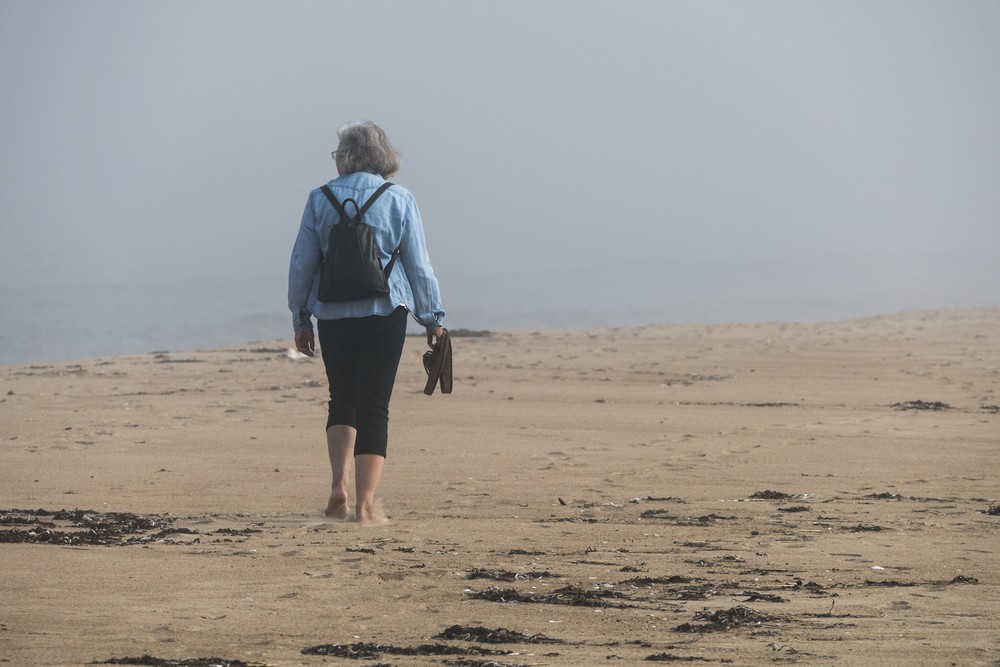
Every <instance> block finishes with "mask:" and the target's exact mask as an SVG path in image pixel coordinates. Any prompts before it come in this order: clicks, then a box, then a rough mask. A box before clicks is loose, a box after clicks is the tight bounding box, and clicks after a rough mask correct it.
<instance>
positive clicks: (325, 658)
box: [0, 310, 1000, 665]
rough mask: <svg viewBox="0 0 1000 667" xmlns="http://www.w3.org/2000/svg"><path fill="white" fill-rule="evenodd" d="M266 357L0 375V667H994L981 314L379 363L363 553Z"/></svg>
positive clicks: (514, 339)
mask: <svg viewBox="0 0 1000 667" xmlns="http://www.w3.org/2000/svg"><path fill="white" fill-rule="evenodd" d="M288 346H289V343H288V342H277V343H269V344H262V345H249V346H245V347H241V348H233V349H224V350H213V351H201V352H191V353H170V354H150V355H146V356H139V357H127V358H110V359H98V360H90V361H81V362H79V363H72V364H66V363H60V364H52V365H46V366H6V367H2V368H0V377H2V385H0V390H2V391H0V446H2V454H0V456H2V459H0V460H2V471H0V509H2V510H3V512H0V516H2V517H3V521H2V523H0V533H2V534H3V536H4V539H3V543H2V544H0V563H2V568H0V586H2V603H0V660H2V661H5V662H7V663H9V664H12V665H84V664H90V663H98V662H106V661H110V660H113V659H119V660H120V659H123V658H129V657H131V658H136V659H137V658H140V657H142V656H147V657H146V659H145V663H144V664H176V663H170V662H169V661H171V660H174V661H176V660H181V659H187V660H189V662H187V663H182V664H189V665H191V664H211V663H210V662H209V661H203V662H197V661H195V660H194V659H196V658H209V657H217V658H222V659H225V660H228V661H232V664H251V665H252V664H267V665H329V664H344V665H348V664H351V665H373V664H394V665H427V664H437V665H484V664H490V665H607V664H636V663H639V662H643V661H645V660H646V659H649V658H650V656H655V657H658V658H659V660H662V661H665V662H697V663H699V664H700V663H719V664H736V665H764V664H767V665H770V664H774V663H791V664H803V665H811V664H819V665H831V664H837V665H879V664H906V665H914V664H931V665H947V664H960V665H970V664H980V665H996V664H1000V588H998V585H1000V559H998V557H997V555H996V552H997V551H998V547H1000V516H997V513H998V512H1000V508H998V505H1000V500H998V496H1000V491H998V487H997V479H998V472H1000V465H998V457H997V452H998V443H1000V415H998V414H997V413H998V407H997V405H998V404H1000V396H998V393H1000V310H960V311H940V312H922V313H908V314H902V315H893V316H886V317H876V318H870V319H860V320H852V321H846V322H833V323H823V324H815V325H776V324H775V325H765V324H761V325H713V326H708V325H700V326H694V325H692V326H657V327H645V328H635V329H601V330H591V331H544V332H500V333H496V334H494V335H492V336H489V337H458V338H455V340H454V346H455V355H456V356H455V364H456V375H455V392H454V393H453V394H452V395H450V396H442V395H439V394H437V393H435V395H434V396H432V397H427V396H424V395H423V394H422V393H421V390H422V387H423V382H424V375H423V369H422V367H421V365H420V361H419V358H420V354H421V353H422V350H423V341H422V340H421V339H419V338H412V339H409V340H408V342H407V347H406V350H405V352H404V359H403V363H402V366H401V369H400V376H399V379H398V382H397V390H396V395H395V397H394V399H393V413H392V422H391V438H390V452H389V459H388V462H387V465H386V472H385V476H384V477H383V483H382V487H381V489H380V496H381V498H382V501H381V502H382V507H383V509H384V511H385V513H386V514H387V515H388V516H389V517H390V518H391V523H390V524H389V525H385V526H357V525H354V524H351V523H342V522H335V521H329V520H325V519H324V518H323V516H322V509H323V507H324V505H325V502H326V497H327V491H328V485H329V478H328V476H329V470H328V466H327V463H326V460H325V457H326V453H325V445H324V442H323V439H322V438H323V432H322V429H323V425H324V420H325V413H324V410H325V384H324V378H323V374H322V365H321V362H320V361H319V360H318V359H315V360H304V361H295V360H292V359H290V358H289V357H288V356H287V355H286V349H287V347H288ZM937 403H940V404H945V405H936V404H937ZM935 407H937V408H941V409H932V408H935ZM62 509H65V510H80V511H79V512H70V513H66V514H59V513H55V514H53V512H55V511H57V510H62ZM991 510H992V512H991ZM118 513H129V514H128V515H120V514H118ZM131 515H136V516H131ZM19 520H21V521H25V522H26V523H18V521H19ZM115 525H118V526H119V527H120V528H121V529H124V530H130V531H132V532H120V531H119V532H116V531H115V530H114V529H113V526H115ZM81 526H82V527H81ZM11 540H27V541H21V542H11ZM102 541H103V542H107V544H106V545H101V544H93V543H92V542H102ZM88 542H91V543H88ZM452 626H461V627H460V628H458V629H453V630H451V631H450V632H446V631H448V630H449V628H452ZM507 631H509V632H507ZM511 633H522V635H523V636H518V635H514V634H511ZM479 634H483V635H486V636H482V637H480V636H479ZM463 637H464V639H463ZM544 638H548V639H551V640H553V641H552V642H551V643H548V642H544V641H543V639H544ZM490 639H501V640H506V641H505V642H504V643H490V642H489V641H488V640H490ZM314 647H321V648H319V649H315V650H316V651H317V652H316V653H313V654H310V653H304V652H303V650H304V649H311V648H314ZM448 650H451V651H453V652H454V653H453V654H446V653H445V651H448ZM490 651H492V652H494V653H490ZM411 653H417V654H423V655H410V654H411ZM338 654H342V655H344V656H354V658H350V657H336V656H337V655H338ZM150 657H151V658H150ZM153 658H155V659H158V660H160V661H162V662H157V660H154V659H153ZM236 661H240V662H236ZM128 664H132V663H128ZM218 664H222V663H218Z"/></svg>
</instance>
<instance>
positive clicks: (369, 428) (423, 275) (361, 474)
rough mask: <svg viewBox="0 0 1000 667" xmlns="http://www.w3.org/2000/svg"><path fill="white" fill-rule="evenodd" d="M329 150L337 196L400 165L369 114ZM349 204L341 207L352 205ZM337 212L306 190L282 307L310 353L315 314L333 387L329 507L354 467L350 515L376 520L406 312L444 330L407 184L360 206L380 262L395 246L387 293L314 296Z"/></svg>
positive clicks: (380, 180)
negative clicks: (329, 297) (334, 166)
mask: <svg viewBox="0 0 1000 667" xmlns="http://www.w3.org/2000/svg"><path fill="white" fill-rule="evenodd" d="M337 137H338V138H339V140H340V145H339V146H338V147H337V150H336V151H334V152H333V156H334V159H335V160H336V162H337V172H338V174H339V175H338V177H337V178H335V179H334V180H332V181H330V182H329V183H328V184H327V185H326V187H327V188H328V189H329V191H330V193H331V194H332V195H334V197H335V198H336V199H337V200H338V201H339V202H346V200H348V199H351V200H353V202H358V203H359V205H360V206H362V207H363V206H364V203H365V202H367V201H368V199H369V198H370V197H372V195H373V194H375V192H376V191H377V190H378V189H379V188H380V187H382V186H383V185H384V184H385V183H386V179H387V178H390V177H391V176H393V175H394V174H395V173H396V172H397V171H398V170H399V155H398V153H397V152H396V149H395V148H393V147H392V145H391V144H390V143H389V140H388V137H386V134H385V132H384V131H383V130H382V129H381V128H380V127H379V126H377V125H375V124H374V123H372V122H370V121H362V122H359V123H352V124H350V125H345V126H343V127H341V128H340V129H338V130H337ZM353 211H354V209H353V208H352V207H351V203H347V213H348V215H350V214H353ZM339 221H340V216H339V214H338V213H337V211H336V210H335V208H334V206H333V203H332V202H331V201H330V198H329V195H328V194H326V193H324V192H323V191H322V189H321V188H317V189H315V190H313V191H312V192H310V193H309V198H308V200H307V201H306V208H305V212H303V214H302V223H301V225H300V226H299V233H298V237H297V238H296V239H295V246H294V248H293V250H292V258H291V263H290V267H289V271H288V307H289V309H291V311H292V326H293V328H294V330H295V347H296V349H297V350H298V351H299V352H302V353H303V354H306V355H309V356H313V353H314V351H315V347H316V341H315V338H314V335H313V327H312V318H313V317H315V318H316V320H317V322H318V330H319V347H320V350H321V352H322V357H323V364H324V366H325V367H326V376H327V380H328V382H329V386H330V402H329V411H328V417H327V422H326V442H327V450H328V452H329V456H330V468H331V470H332V472H333V484H332V490H331V493H330V500H329V503H328V504H327V508H326V515H327V516H329V517H333V518H340V519H347V518H349V516H350V507H349V504H348V486H349V476H350V463H351V458H352V456H353V458H354V466H355V487H356V488H355V495H356V507H355V520H357V521H359V522H369V521H374V520H375V519H376V518H377V517H376V516H375V510H374V498H375V491H376V489H377V488H378V483H379V479H380V478H381V476H382V466H383V464H384V463H385V456H386V446H387V442H388V422H389V399H390V397H391V395H392V388H393V384H394V383H395V380H396V369H397V368H398V366H399V359H400V356H401V355H402V351H403V342H404V338H405V335H406V316H407V313H411V314H412V315H413V317H414V318H415V319H416V320H417V321H418V322H419V323H420V324H421V325H423V326H424V327H425V328H426V329H427V343H428V345H431V346H433V344H434V343H435V342H436V341H437V340H438V339H439V338H440V336H441V335H442V334H443V333H444V329H443V327H442V321H443V319H444V311H443V310H442V309H441V295H440V290H439V289H438V282H437V278H436V277H435V276H434V270H433V268H432V267H431V264H430V259H429V258H428V256H427V247H426V243H425V240H424V229H423V224H422V222H421V220H420V213H419V211H418V210H417V205H416V202H415V201H414V199H413V195H411V194H410V193H409V192H408V191H407V190H406V189H405V188H402V187H400V186H398V185H391V186H390V187H389V188H388V189H387V190H384V191H383V192H382V193H381V194H380V195H379V196H378V198H377V199H375V200H374V201H373V203H372V204H371V207H370V208H369V209H368V210H367V211H366V212H365V214H364V222H365V224H367V225H369V226H371V228H372V234H373V236H374V240H375V245H376V246H377V248H378V254H379V259H380V260H381V262H382V264H383V266H386V265H388V262H389V260H390V258H391V256H392V255H393V252H394V251H395V250H396V249H397V248H398V249H399V255H398V259H397V261H396V262H395V263H394V264H393V265H392V269H391V271H390V273H389V275H388V287H389V294H388V295H385V296H379V297H372V298H364V299H360V300H353V301H337V302H325V301H320V299H319V296H318V290H319V283H320V270H321V264H322V260H323V257H325V256H326V255H327V252H328V251H329V248H328V247H327V246H328V239H329V234H330V227H331V226H332V225H334V224H336V223H338V222H339Z"/></svg>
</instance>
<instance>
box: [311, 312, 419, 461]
mask: <svg viewBox="0 0 1000 667" xmlns="http://www.w3.org/2000/svg"><path fill="white" fill-rule="evenodd" d="M406 317H407V310H406V308H404V307H402V306H400V307H399V308H397V309H396V310H394V311H393V312H392V314H391V315H387V316H382V315H371V316H369V317H358V318H347V319H342V320H320V321H319V345H320V350H321V351H322V354H323V365H324V366H325V367H326V378H327V381H328V382H329V384H330V403H329V416H328V417H327V420H326V427H327V429H329V428H330V427H331V426H334V425H342V426H351V427H353V428H355V429H357V432H358V435H357V440H356V441H355V444H354V455H355V456H357V455H359V454H377V455H379V456H382V457H384V456H385V453H386V446H387V444H388V441H389V399H390V398H391V397H392V387H393V385H394V384H395V383H396V369H398V368H399V359H400V357H401V356H402V354H403V343H404V342H405V340H406Z"/></svg>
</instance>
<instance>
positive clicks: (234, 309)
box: [0, 258, 1000, 365]
mask: <svg viewBox="0 0 1000 667" xmlns="http://www.w3.org/2000/svg"><path fill="white" fill-rule="evenodd" d="M862 259H865V258H862ZM994 259H995V258H981V259H980V260H978V261H979V263H978V264H977V263H976V262H970V261H969V260H968V259H963V260H961V261H959V260H958V259H949V258H938V259H937V260H935V262H936V263H934V262H930V263H929V262H924V263H923V266H925V267H929V268H930V269H932V271H931V273H930V274H927V275H925V276H923V277H917V276H915V275H914V274H913V273H912V272H908V271H905V270H901V269H900V267H899V264H898V263H893V262H891V261H881V262H874V261H871V260H870V259H868V260H865V261H861V260H854V261H853V263H852V262H851V261H844V260H843V258H841V259H837V260H834V259H832V258H830V259H828V260H826V261H819V262H817V261H812V262H808V263H807V264H804V265H802V266H801V268H800V269H799V270H797V271H795V270H789V269H788V268H787V266H786V267H785V268H780V267H777V266H772V265H769V264H764V263H759V264H756V265H751V264H743V265H741V264H738V263H728V264H725V265H721V264H718V263H715V264H713V263H710V262H707V261H706V262H697V261H688V262H676V261H674V262H663V263H647V264H643V265H634V266H622V265H618V266H604V267H590V268H588V269H582V268H561V269H555V268H554V269H550V270H544V271H518V270H516V269H511V270H510V271H508V272H506V273H476V274H468V275H451V274H449V273H447V272H445V271H442V270H441V269H439V270H438V275H439V277H440V279H441V285H442V292H443V295H444V303H445V309H446V310H447V312H448V316H447V322H446V324H447V325H448V326H449V327H451V328H467V329H491V330H497V329H545V328H594V327H609V326H610V327H615V326H642V325H651V324H672V323H674V324H675V323H694V322H702V323H722V322H764V321H778V322H815V321H823V320H837V319H847V318H852V317H864V316H871V315H878V314H887V313H894V312H900V311H905V310H925V309H936V308H950V307H1000V287H998V283H997V281H993V280H990V279H989V275H990V274H991V273H992V274H995V273H996V266H997V263H995V262H994ZM929 276H930V277H929ZM285 290H286V285H285V277H284V275H278V274H273V275H267V276H252V277H245V278H241V279H235V278H233V279H226V280H219V279H214V280H207V279H195V278H177V279H173V280H166V281H159V282H149V283H135V282H131V281H121V282H97V281H95V282H93V283H88V282H86V281H80V282H78V283H76V284H73V285H62V286H60V287H59V288H58V289H54V288H51V287H50V288H45V287H41V286H38V287H36V288H35V289H32V288H30V287H24V286H12V285H5V286H2V287H0V303H2V308H0V364H3V365H8V364H44V363H55V362H60V361H69V360H77V359H91V358H98V357H112V356H123V355H136V354H146V353H149V352H154V351H171V352H179V351H190V350H197V349H211V348H218V347H227V346H238V345H244V344H247V343H252V342H262V341H275V340H282V341H286V342H287V344H288V345H289V346H291V317H290V314H289V313H288V310H287V307H286V292H285ZM411 329H412V330H413V331H418V330H419V328H418V327H417V326H416V325H415V324H413V323H411Z"/></svg>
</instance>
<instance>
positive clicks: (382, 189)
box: [358, 181, 392, 218]
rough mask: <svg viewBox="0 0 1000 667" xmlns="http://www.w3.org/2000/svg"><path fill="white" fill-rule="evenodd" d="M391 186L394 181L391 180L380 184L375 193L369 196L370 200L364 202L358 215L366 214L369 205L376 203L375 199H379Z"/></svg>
mask: <svg viewBox="0 0 1000 667" xmlns="http://www.w3.org/2000/svg"><path fill="white" fill-rule="evenodd" d="M391 187H392V183H390V182H389V181H386V182H385V183H383V184H382V185H380V186H379V189H378V190H376V191H375V194H373V195H372V196H371V197H369V198H368V201H366V202H365V203H364V204H362V206H361V210H360V211H358V217H359V218H360V217H363V216H364V214H365V211H367V210H368V207H369V206H371V205H372V204H374V203H375V200H376V199H378V198H379V197H381V196H382V193H383V192H385V191H386V190H388V189H389V188H391Z"/></svg>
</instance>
